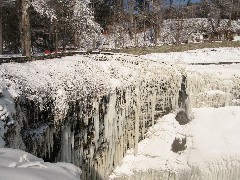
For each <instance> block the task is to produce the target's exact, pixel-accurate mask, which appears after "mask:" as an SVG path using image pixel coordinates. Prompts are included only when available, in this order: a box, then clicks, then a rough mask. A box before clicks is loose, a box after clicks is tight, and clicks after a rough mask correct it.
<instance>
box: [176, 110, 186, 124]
mask: <svg viewBox="0 0 240 180" xmlns="http://www.w3.org/2000/svg"><path fill="white" fill-rule="evenodd" d="M175 119H176V120H177V121H178V122H179V124H180V125H185V124H187V123H189V122H190V119H189V118H188V116H187V113H186V112H185V111H183V110H181V111H179V112H178V113H177V115H176V117H175Z"/></svg>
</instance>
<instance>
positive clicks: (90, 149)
mask: <svg viewBox="0 0 240 180" xmlns="http://www.w3.org/2000/svg"><path fill="white" fill-rule="evenodd" d="M59 67H62V68H59ZM19 69H21V70H19ZM0 74H1V76H2V77H4V79H7V80H8V81H10V84H11V86H12V87H13V88H14V89H15V90H16V92H17V93H18V94H19V96H18V97H17V98H16V99H15V107H16V108H15V109H16V116H17V119H18V121H19V125H20V128H18V129H16V131H18V133H21V134H22V136H23V137H22V139H23V141H24V142H25V146H26V148H24V150H26V151H28V152H30V153H32V154H34V155H37V156H39V157H44V158H45V159H46V160H50V161H64V162H72V163H74V164H75V165H77V166H78V167H80V168H82V169H83V174H82V178H83V179H86V178H87V177H89V176H91V177H92V178H93V179H97V178H103V179H106V178H107V177H108V175H109V174H110V173H111V171H112V169H113V168H114V167H115V166H116V165H118V164H120V163H121V160H122V158H123V157H124V155H125V152H126V150H127V149H128V148H135V151H136V152H137V149H138V148H137V145H138V142H139V140H140V139H142V138H144V134H145V133H146V131H147V128H148V127H149V126H151V125H154V123H155V120H156V117H158V116H161V115H163V114H165V113H166V112H170V111H171V110H172V109H175V108H177V107H178V99H179V98H178V96H179V89H180V85H181V78H182V76H181V73H180V72H179V71H178V70H177V69H175V68H173V67H172V66H170V65H166V64H162V63H157V62H152V61H143V60H141V59H139V58H137V57H133V56H123V55H114V56H112V57H110V56H103V55H97V56H90V57H87V56H76V57H75V59H71V60H69V59H68V58H64V59H58V60H51V61H43V62H31V63H25V64H17V63H16V64H3V65H2V66H1V69H0ZM36 80H37V81H36ZM43 132H44V133H43ZM20 137H21V136H20ZM15 138H16V137H15ZM18 138H19V137H18ZM11 141H12V140H11V139H8V138H6V142H7V143H10V142H11ZM18 148H21V149H23V147H18Z"/></svg>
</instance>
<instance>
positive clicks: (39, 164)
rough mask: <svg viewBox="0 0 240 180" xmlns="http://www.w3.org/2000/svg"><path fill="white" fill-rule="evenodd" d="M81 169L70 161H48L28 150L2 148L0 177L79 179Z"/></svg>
mask: <svg viewBox="0 0 240 180" xmlns="http://www.w3.org/2000/svg"><path fill="white" fill-rule="evenodd" d="M80 175H81V170H80V169H79V168H78V167H76V166H74V165H72V164H68V163H62V162H61V163H54V164H52V163H47V162H43V160H42V159H40V158H37V157H36V156H33V155H31V154H29V153H27V152H24V151H21V150H17V149H10V148H0V179H11V180H17V179H34V180H43V179H69V180H75V179H76V180H79V179H80Z"/></svg>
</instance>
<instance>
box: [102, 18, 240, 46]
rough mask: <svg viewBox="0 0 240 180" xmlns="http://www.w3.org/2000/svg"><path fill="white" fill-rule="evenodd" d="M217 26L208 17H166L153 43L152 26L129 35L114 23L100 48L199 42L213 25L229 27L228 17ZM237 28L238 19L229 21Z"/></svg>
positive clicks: (238, 26) (127, 30)
mask: <svg viewBox="0 0 240 180" xmlns="http://www.w3.org/2000/svg"><path fill="white" fill-rule="evenodd" d="M212 25H213V26H212ZM217 26H218V25H217V22H216V21H214V20H213V24H211V22H210V19H207V18H189V19H167V20H164V21H163V22H162V23H161V25H160V27H161V28H160V35H159V38H158V39H157V44H155V41H154V37H155V35H154V28H147V29H146V31H145V32H139V33H136V34H134V30H132V37H131V36H130V34H131V33H130V32H129V29H128V28H126V27H124V26H123V25H122V24H114V25H113V26H112V27H111V32H110V34H107V33H106V34H105V35H103V36H104V38H103V46H102V48H103V49H117V48H124V47H149V46H155V45H157V46H161V45H163V44H169V45H172V44H174V43H176V42H177V41H179V42H180V43H201V42H203V40H204V38H203V35H209V34H210V33H211V32H213V31H214V29H213V27H214V28H215V29H216V30H217V31H220V32H221V31H225V30H227V29H229V26H228V19H221V20H220V24H219V27H217ZM239 29H240V23H239V21H235V20H233V21H231V30H233V32H237V31H238V30H239ZM144 37H145V38H144ZM238 40H239V37H237V36H236V37H235V41H238Z"/></svg>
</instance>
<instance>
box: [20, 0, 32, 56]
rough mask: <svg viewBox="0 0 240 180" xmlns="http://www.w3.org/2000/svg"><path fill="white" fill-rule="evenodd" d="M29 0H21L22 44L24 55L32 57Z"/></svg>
mask: <svg viewBox="0 0 240 180" xmlns="http://www.w3.org/2000/svg"><path fill="white" fill-rule="evenodd" d="M28 6H29V0H22V1H21V23H20V29H21V45H22V55H23V56H26V57H27V58H31V34H30V21H29V10H28Z"/></svg>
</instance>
